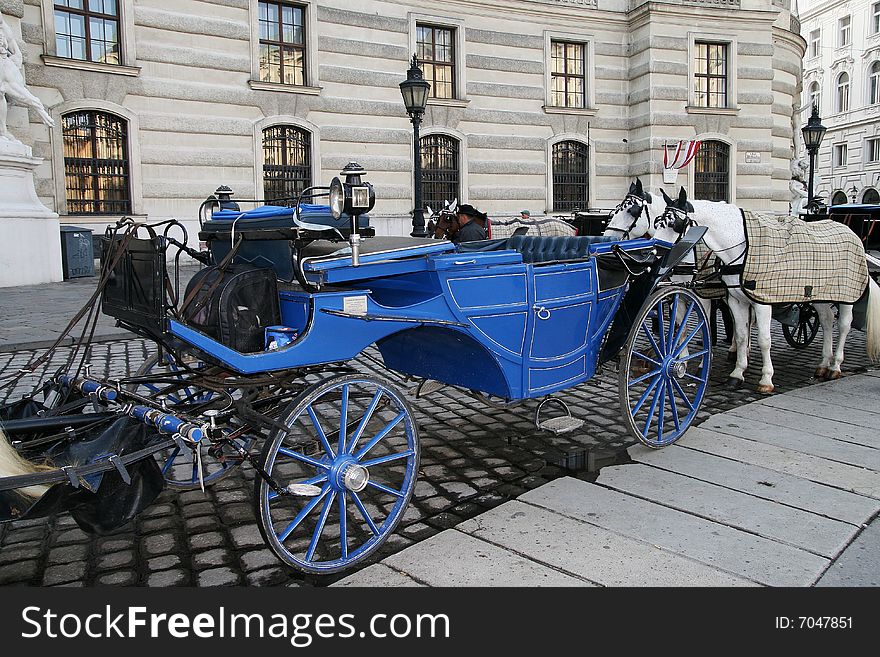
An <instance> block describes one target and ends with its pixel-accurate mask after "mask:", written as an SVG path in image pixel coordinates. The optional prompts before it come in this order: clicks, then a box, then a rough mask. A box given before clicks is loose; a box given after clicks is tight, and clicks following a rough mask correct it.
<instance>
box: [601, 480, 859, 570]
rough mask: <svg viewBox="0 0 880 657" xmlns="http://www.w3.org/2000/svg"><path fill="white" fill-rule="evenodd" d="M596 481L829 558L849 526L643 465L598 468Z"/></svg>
mask: <svg viewBox="0 0 880 657" xmlns="http://www.w3.org/2000/svg"><path fill="white" fill-rule="evenodd" d="M596 483H598V484H601V485H602V486H608V487H609V488H613V489H614V490H618V491H620V492H622V493H628V494H629V495H635V496H636V497H641V498H643V499H646V500H650V501H652V502H656V503H658V504H662V505H663V506H667V507H670V508H672V509H678V510H679V511H684V512H686V513H690V514H693V515H695V516H699V517H701V518H706V519H708V520H712V521H714V522H718V523H721V524H723V525H727V526H729V527H736V528H738V529H742V530H744V531H747V532H751V533H753V534H757V535H758V536H763V537H765V538H769V539H772V540H774V541H779V542H781V543H787V544H788V545H793V546H795V547H798V548H801V549H803V550H808V551H810V552H813V553H815V554H819V555H821V556H823V557H828V558H830V559H833V558H834V557H836V556H837V555H838V554H840V552H841V551H842V550H843V549H844V548H845V547H846V545H847V544H848V543H849V542H850V541H851V540H852V539H853V538H854V537H855V535H856V533H857V532H858V530H859V528H858V527H857V526H855V525H852V524H849V523H845V522H841V521H839V520H833V519H831V518H825V517H823V516H820V515H817V514H815V513H810V512H809V511H803V510H801V509H794V508H792V507H789V506H785V505H783V504H778V503H776V502H772V501H770V500H766V499H762V498H759V497H755V496H754V495H749V494H747V493H742V492H739V491H736V490H731V489H730V488H723V487H721V486H717V485H715V484H710V483H706V482H703V481H698V480H696V479H692V478H691V477H687V476H685V475H680V474H676V473H674V472H668V471H666V470H659V469H657V468H652V467H650V466H648V465H642V464H629V465H619V466H614V467H610V468H603V469H602V473H601V474H600V475H599V478H598V479H597V480H596Z"/></svg>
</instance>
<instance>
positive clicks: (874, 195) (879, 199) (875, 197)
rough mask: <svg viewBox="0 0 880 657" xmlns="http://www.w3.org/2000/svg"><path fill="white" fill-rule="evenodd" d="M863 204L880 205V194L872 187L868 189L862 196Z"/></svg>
mask: <svg viewBox="0 0 880 657" xmlns="http://www.w3.org/2000/svg"><path fill="white" fill-rule="evenodd" d="M862 203H880V192H878V191H877V190H876V189H873V188H872V187H868V189H866V190H865V193H864V194H862Z"/></svg>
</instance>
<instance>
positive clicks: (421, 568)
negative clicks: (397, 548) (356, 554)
mask: <svg viewBox="0 0 880 657" xmlns="http://www.w3.org/2000/svg"><path fill="white" fill-rule="evenodd" d="M384 563H385V564H386V565H388V566H391V567H392V568H393V569H394V570H397V571H400V572H403V573H405V574H406V575H409V576H411V577H413V578H415V579H417V580H419V581H421V582H424V583H426V584H428V585H429V586H525V587H531V586H592V584H591V583H590V582H588V581H586V580H584V579H579V578H577V577H573V576H571V575H568V574H565V573H561V572H559V571H558V570H555V569H553V568H549V567H547V566H544V565H542V564H539V563H536V562H534V561H531V560H530V559H527V558H525V557H523V556H521V555H518V554H515V553H513V552H510V551H509V550H505V549H504V548H500V547H498V546H496V545H492V544H491V543H486V542H485V541H481V540H479V539H477V538H474V537H473V536H471V535H470V534H465V533H462V532H460V531H456V530H454V529H448V530H446V531H444V532H441V533H439V534H437V535H436V536H433V537H431V538H429V539H428V540H426V541H422V542H421V543H419V544H418V545H414V546H412V547H408V548H407V549H405V550H403V551H401V552H398V553H397V554H394V555H392V556H390V557H388V558H387V559H385V560H384ZM343 581H344V580H343Z"/></svg>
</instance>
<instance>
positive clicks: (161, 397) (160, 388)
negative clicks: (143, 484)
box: [128, 352, 254, 490]
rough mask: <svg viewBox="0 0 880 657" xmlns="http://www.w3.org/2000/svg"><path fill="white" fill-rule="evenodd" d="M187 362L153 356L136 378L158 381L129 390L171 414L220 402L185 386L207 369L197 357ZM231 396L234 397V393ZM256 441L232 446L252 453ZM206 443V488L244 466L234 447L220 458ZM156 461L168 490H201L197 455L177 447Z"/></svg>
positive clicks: (221, 452)
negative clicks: (195, 374) (197, 374)
mask: <svg viewBox="0 0 880 657" xmlns="http://www.w3.org/2000/svg"><path fill="white" fill-rule="evenodd" d="M183 359H184V361H183V363H178V362H177V361H176V360H175V357H174V356H173V355H171V354H170V353H168V352H163V353H162V362H161V363H160V362H159V354H158V353H155V354H152V355H151V356H149V357H148V358H147V360H145V361H144V363H143V365H141V366H140V368H139V369H138V371H137V372H136V373H135V376H138V377H145V376H152V377H155V378H154V379H153V380H149V379H148V380H146V381H143V382H140V383H132V384H131V385H129V386H128V387H129V389H130V390H131V391H132V392H136V393H137V394H139V395H143V396H144V397H150V398H151V399H153V400H154V401H156V402H158V403H163V402H164V404H165V406H166V407H167V408H168V410H169V411H170V412H173V409H174V407H175V406H178V405H182V406H187V407H188V408H190V409H197V408H198V407H199V406H201V405H203V404H208V403H210V402H211V401H212V400H216V398H217V397H218V396H220V395H219V394H218V393H216V392H214V391H212V390H206V389H204V388H200V387H198V386H197V385H195V384H194V383H193V384H191V385H185V384H186V383H188V381H187V379H189V378H191V377H192V376H193V375H192V374H191V373H190V372H191V371H193V370H195V371H196V372H198V371H199V370H201V369H204V363H202V362H201V361H199V360H198V359H197V358H195V357H194V356H183ZM175 379H180V381H181V383H175V382H174V380H175ZM228 392H230V393H232V394H234V391H228ZM231 430H232V429H228V430H227V429H224V433H227V434H228V433H229V432H230V431H231ZM253 441H254V439H253V436H250V435H245V436H241V437H240V438H234V439H233V441H232V442H234V443H235V444H236V445H238V446H240V447H242V448H243V449H245V450H250V448H251V445H252V444H253ZM203 443H204V444H203V445H201V447H200V449H201V452H202V454H201V456H202V459H201V460H202V480H204V483H205V486H210V485H211V484H214V483H216V482H218V481H220V480H221V479H223V478H225V477H227V476H229V475H230V474H232V473H233V472H235V470H236V468H237V467H238V466H239V465H241V456H240V455H239V453H238V451H237V450H235V449H233V448H232V447H231V446H229V445H223V446H222V447H221V448H220V450H219V453H218V454H212V453H211V452H212V450H211V449H210V447H211V445H210V442H209V440H208V439H205V440H204V441H203ZM215 451H216V450H215ZM156 459H157V460H158V461H159V467H160V468H161V470H162V476H163V477H164V478H165V484H166V485H167V486H168V487H170V488H176V489H179V490H193V489H196V488H201V484H202V481H201V480H200V478H199V460H198V458H197V455H196V453H195V452H194V451H192V450H190V449H181V448H180V447H178V446H176V445H175V446H173V447H169V448H168V449H165V450H162V451H161V452H157V453H156Z"/></svg>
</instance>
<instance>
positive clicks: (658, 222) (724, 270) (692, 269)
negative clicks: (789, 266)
mask: <svg viewBox="0 0 880 657" xmlns="http://www.w3.org/2000/svg"><path fill="white" fill-rule="evenodd" d="M669 214H671V215H672V226H671V227H672V230H673V232H675V233H676V234H677V235H678V237H677V238H676V239H675V242H674V244H678V243H679V242H680V241H681V239H682V237H684V234H685V233H686V232H687V229H688V228H691V227H692V226H696V225H697V222H696V221H694V220H693V219H692V218H691V217H690V216H688V214H689V213H688V210H686V209H682V208H677V207H675V206H672V205H667V206H666V210H664V212H663V213H662V214H661V215H660V216H659V217H657V219H655V220H654V227H655V228H659V227H664V228H665V227H667V226H669V219H668V218H667V215H669ZM747 243H748V242H747V241H744V242H740V243H739V244H734V245H733V246H730V247H727V248H726V249H721V251H730V250H731V249H735V248H737V247H739V246H743V245H746V244H747ZM717 253H718V252H717V251H712V250H711V249H708V248H707V249H706V255H705V257H704V258H703V260H702V262H700V263H697V262H696V259H695V261H694V264H693V265H677V266H676V267H675V268H673V270H672V273H673V274H675V275H687V276H696V275H697V274H699V272H701V271H706V270H708V269H709V265H708V263H709V260H710V259H711V258H712V256H714V255H716V254H717ZM745 255H746V249H743V251H742V253H740V254H739V255H738V256H737V257H736V259H735V260H734V261H733V262H732V263H730V264H725V263H724V262H722V261H721V259H720V258H717V257H716V259H715V262H714V264H713V265H711V267H712V269H714V271H712V272H711V273H709V274H708V275H706V276H704V277H703V278H701V279H700V281H699V286H700V287H705V288H721V287H723V288H725V289H729V288H732V287H741V285H730V284H729V283H726V282H725V281H723V280H722V277H723V276H740V275H741V274H742V273H743V267H744V265H745ZM695 282H696V281H695Z"/></svg>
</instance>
